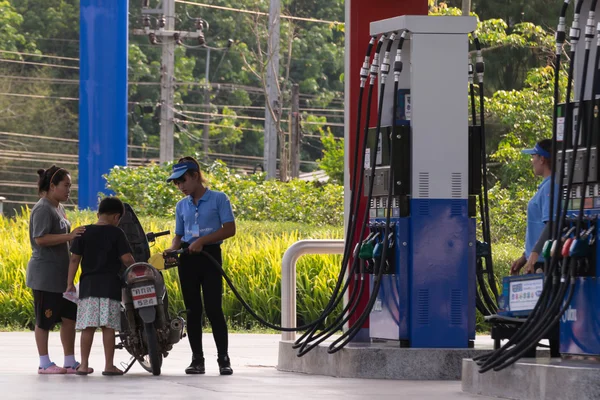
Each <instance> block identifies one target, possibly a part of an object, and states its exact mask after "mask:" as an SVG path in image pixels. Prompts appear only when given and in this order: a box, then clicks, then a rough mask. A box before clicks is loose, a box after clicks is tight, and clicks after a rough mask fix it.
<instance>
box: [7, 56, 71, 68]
mask: <svg viewBox="0 0 600 400" xmlns="http://www.w3.org/2000/svg"><path fill="white" fill-rule="evenodd" d="M0 62H7V63H15V64H30V65H40V66H44V67H56V68H68V69H79V67H71V66H69V65H58V64H46V63H38V62H32V61H19V60H8V59H6V58H0Z"/></svg>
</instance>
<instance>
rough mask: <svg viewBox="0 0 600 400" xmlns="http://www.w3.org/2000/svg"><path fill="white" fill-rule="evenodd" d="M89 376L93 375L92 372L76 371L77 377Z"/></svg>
mask: <svg viewBox="0 0 600 400" xmlns="http://www.w3.org/2000/svg"><path fill="white" fill-rule="evenodd" d="M89 374H91V372H89V371H87V372H86V371H75V375H80V376H81V375H83V376H85V375H89Z"/></svg>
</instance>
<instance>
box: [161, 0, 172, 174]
mask: <svg viewBox="0 0 600 400" xmlns="http://www.w3.org/2000/svg"><path fill="white" fill-rule="evenodd" d="M162 6H163V18H164V19H165V28H166V30H167V31H173V30H175V0H162ZM162 30H163V32H164V28H162ZM174 75H175V40H174V39H173V38H167V37H165V43H163V46H162V57H161V66H160V162H161V163H166V162H169V161H172V160H173V147H174V145H173V106H174V104H173V81H174V79H175V76H174Z"/></svg>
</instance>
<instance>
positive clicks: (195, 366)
mask: <svg viewBox="0 0 600 400" xmlns="http://www.w3.org/2000/svg"><path fill="white" fill-rule="evenodd" d="M204 372H205V370H204V357H195V356H192V363H191V364H190V366H189V367H187V368H186V369H185V373H186V374H189V375H199V374H203V373H204Z"/></svg>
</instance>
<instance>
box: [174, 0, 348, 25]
mask: <svg viewBox="0 0 600 400" xmlns="http://www.w3.org/2000/svg"><path fill="white" fill-rule="evenodd" d="M175 2H176V3H181V4H189V5H193V6H198V7H205V8H214V9H217V10H224V11H235V12H239V13H244V14H253V15H263V16H268V15H269V13H264V12H260V11H251V10H244V9H241V8H231V7H223V6H216V5H212V4H203V3H195V2H191V1H185V0H175ZM280 18H282V19H289V20H295V21H305V22H318V23H321V24H330V25H344V23H343V22H339V21H327V20H324V19H317V18H304V17H293V16H290V15H281V16H280Z"/></svg>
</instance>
